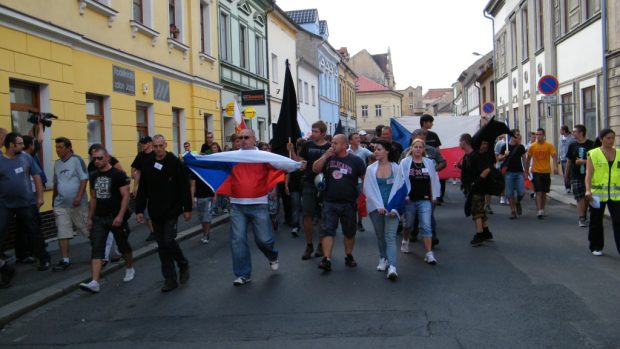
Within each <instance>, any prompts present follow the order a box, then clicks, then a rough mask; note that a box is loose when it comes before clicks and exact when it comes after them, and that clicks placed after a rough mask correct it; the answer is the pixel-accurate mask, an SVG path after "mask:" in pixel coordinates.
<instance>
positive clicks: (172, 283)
mask: <svg viewBox="0 0 620 349" xmlns="http://www.w3.org/2000/svg"><path fill="white" fill-rule="evenodd" d="M177 287H179V284H178V283H177V281H176V280H174V279H168V280H166V282H165V283H164V287H162V288H161V291H162V292H170V291H172V290H174V289H175V288H177Z"/></svg>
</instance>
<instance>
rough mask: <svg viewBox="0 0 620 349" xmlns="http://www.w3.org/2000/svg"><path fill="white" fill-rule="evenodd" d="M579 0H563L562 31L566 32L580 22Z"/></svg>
mask: <svg viewBox="0 0 620 349" xmlns="http://www.w3.org/2000/svg"><path fill="white" fill-rule="evenodd" d="M579 2H580V0H564V28H565V29H564V33H568V32H569V31H571V30H573V29H574V28H575V27H577V26H578V25H579V24H580V23H581V12H580V11H579Z"/></svg>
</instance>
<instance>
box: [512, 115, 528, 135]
mask: <svg viewBox="0 0 620 349" xmlns="http://www.w3.org/2000/svg"><path fill="white" fill-rule="evenodd" d="M512 118H513V119H514V125H515V126H514V127H515V128H519V108H514V109H513V110H512ZM525 133H527V130H525ZM528 137H529V136H528ZM528 141H529V139H528Z"/></svg>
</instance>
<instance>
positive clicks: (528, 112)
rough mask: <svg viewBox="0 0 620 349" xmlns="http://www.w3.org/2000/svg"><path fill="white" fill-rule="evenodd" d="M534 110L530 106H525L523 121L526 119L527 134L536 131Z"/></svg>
mask: <svg viewBox="0 0 620 349" xmlns="http://www.w3.org/2000/svg"><path fill="white" fill-rule="evenodd" d="M531 114H532V109H531V106H530V105H529V104H526V105H524V106H523V119H525V132H526V133H527V132H529V131H534V128H533V127H532V115H531Z"/></svg>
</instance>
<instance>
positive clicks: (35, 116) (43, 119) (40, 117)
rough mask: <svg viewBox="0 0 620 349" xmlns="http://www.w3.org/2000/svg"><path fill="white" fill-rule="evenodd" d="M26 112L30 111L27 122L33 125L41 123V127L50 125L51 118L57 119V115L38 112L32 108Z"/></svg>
mask: <svg viewBox="0 0 620 349" xmlns="http://www.w3.org/2000/svg"><path fill="white" fill-rule="evenodd" d="M28 112H29V113H30V116H29V117H28V122H29V123H31V124H35V125H36V124H39V123H40V124H42V125H43V129H45V128H46V127H51V126H52V119H58V117H57V116H56V115H54V114H52V113H39V112H36V111H32V110H28Z"/></svg>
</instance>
